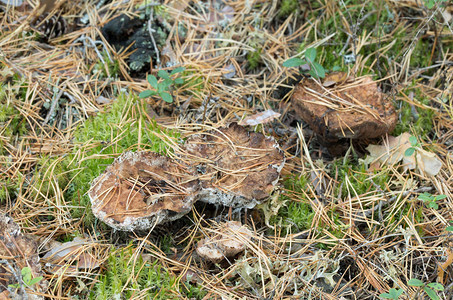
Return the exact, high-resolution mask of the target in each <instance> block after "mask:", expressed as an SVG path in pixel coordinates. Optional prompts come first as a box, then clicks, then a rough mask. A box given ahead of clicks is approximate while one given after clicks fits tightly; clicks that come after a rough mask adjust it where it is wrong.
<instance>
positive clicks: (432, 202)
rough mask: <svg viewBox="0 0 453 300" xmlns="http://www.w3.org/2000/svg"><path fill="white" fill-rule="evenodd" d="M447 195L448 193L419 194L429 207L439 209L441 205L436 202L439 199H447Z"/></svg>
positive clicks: (420, 198)
mask: <svg viewBox="0 0 453 300" xmlns="http://www.w3.org/2000/svg"><path fill="white" fill-rule="evenodd" d="M446 197H447V196H446V195H437V196H434V195H431V194H430V193H426V192H425V193H423V194H420V195H418V200H422V201H423V203H425V205H426V206H427V207H429V208H434V209H438V208H439V205H438V204H437V203H436V201H437V200H442V199H445V198H446Z"/></svg>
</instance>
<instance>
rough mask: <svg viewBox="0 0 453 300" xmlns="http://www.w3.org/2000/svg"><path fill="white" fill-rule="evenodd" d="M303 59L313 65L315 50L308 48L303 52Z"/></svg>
mask: <svg viewBox="0 0 453 300" xmlns="http://www.w3.org/2000/svg"><path fill="white" fill-rule="evenodd" d="M305 58H306V59H307V60H308V61H309V62H311V63H313V62H314V61H315V59H316V49H315V48H308V49H307V50H305Z"/></svg>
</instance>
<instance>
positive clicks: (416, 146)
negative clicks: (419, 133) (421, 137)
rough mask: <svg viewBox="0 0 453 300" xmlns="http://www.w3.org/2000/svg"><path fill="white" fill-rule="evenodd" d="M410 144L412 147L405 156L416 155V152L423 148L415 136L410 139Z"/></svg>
mask: <svg viewBox="0 0 453 300" xmlns="http://www.w3.org/2000/svg"><path fill="white" fill-rule="evenodd" d="M409 143H411V146H410V147H409V148H407V149H406V151H405V152H404V156H411V155H412V154H414V152H415V150H417V149H420V148H421V145H420V143H419V142H418V140H417V138H416V137H415V136H413V135H412V136H411V137H410V138H409Z"/></svg>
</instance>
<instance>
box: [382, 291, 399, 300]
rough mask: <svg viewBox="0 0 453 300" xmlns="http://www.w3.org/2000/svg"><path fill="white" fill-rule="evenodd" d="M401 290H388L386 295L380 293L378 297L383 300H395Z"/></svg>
mask: <svg viewBox="0 0 453 300" xmlns="http://www.w3.org/2000/svg"><path fill="white" fill-rule="evenodd" d="M403 292H404V291H403V290H398V289H390V291H389V292H388V293H382V294H380V295H379V297H382V298H385V299H393V300H397V299H398V297H399V296H401V294H402V293H403Z"/></svg>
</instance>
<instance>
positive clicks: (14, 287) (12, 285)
mask: <svg viewBox="0 0 453 300" xmlns="http://www.w3.org/2000/svg"><path fill="white" fill-rule="evenodd" d="M8 287H10V288H13V289H18V288H19V284H18V283H14V284H8Z"/></svg>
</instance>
